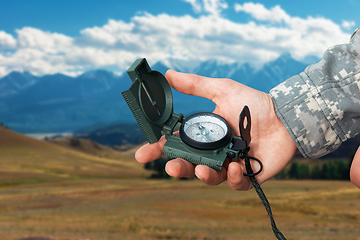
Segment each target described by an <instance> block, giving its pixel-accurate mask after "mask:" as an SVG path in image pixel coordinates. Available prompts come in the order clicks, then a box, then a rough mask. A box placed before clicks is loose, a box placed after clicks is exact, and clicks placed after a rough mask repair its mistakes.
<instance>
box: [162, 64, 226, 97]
mask: <svg viewBox="0 0 360 240" xmlns="http://www.w3.org/2000/svg"><path fill="white" fill-rule="evenodd" d="M165 77H166V79H167V80H168V82H169V84H170V86H171V87H173V88H174V89H176V90H177V91H179V92H182V93H185V94H187V95H193V96H199V97H203V98H207V99H210V100H213V99H214V97H215V96H216V94H217V92H218V91H219V89H218V86H219V83H220V81H221V79H216V78H208V77H203V76H199V75H195V74H189V73H180V72H176V71H174V70H168V71H167V72H166V74H165Z"/></svg>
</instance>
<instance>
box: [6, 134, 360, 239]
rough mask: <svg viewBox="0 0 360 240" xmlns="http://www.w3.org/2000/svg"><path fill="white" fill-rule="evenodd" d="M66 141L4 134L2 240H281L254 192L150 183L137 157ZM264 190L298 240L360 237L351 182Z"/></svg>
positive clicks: (359, 193)
mask: <svg viewBox="0 0 360 240" xmlns="http://www.w3.org/2000/svg"><path fill="white" fill-rule="evenodd" d="M4 136H6V139H7V140H6V141H5V140H4ZM58 141H60V143H59V142H58V143H54V142H44V141H36V140H33V139H29V138H26V137H23V136H21V135H17V134H14V133H12V132H10V131H8V130H4V129H0V167H1V168H0V169H1V170H0V171H1V173H0V239H1V240H3V239H4V240H7V239H9V240H19V239H26V238H29V237H43V238H48V239H52V240H66V239H67V240H73V239H74V240H95V239H104V240H110V239H111V240H112V239H114V240H115V239H116V240H118V239H125V240H127V239H135V240H137V239H139V240H145V239H194V240H196V239H199V240H200V239H201V240H205V239H206V240H212V239H214V240H215V239H219V240H220V239H224V240H230V239H275V237H274V235H273V233H272V230H271V227H270V222H269V218H268V216H267V214H266V211H265V209H264V207H263V205H262V203H261V201H260V200H259V199H258V197H257V195H256V193H255V191H254V190H250V191H247V192H237V191H233V190H230V189H229V188H228V187H227V186H226V184H222V185H220V186H217V187H208V186H205V185H204V184H202V183H201V182H200V181H198V180H196V179H194V180H187V181H179V180H150V179H147V178H146V177H147V176H148V175H149V174H150V173H148V172H146V171H144V170H143V169H142V166H141V165H140V164H137V163H136V162H135V160H134V159H133V157H132V156H133V151H128V152H123V153H120V152H116V151H113V150H111V149H108V148H105V147H103V146H100V145H97V146H94V143H92V142H89V141H86V140H84V141H81V142H80V144H79V145H78V146H76V147H74V146H71V144H68V142H67V140H58ZM95 145H96V144H95ZM262 187H263V189H264V192H265V193H266V194H267V196H268V198H269V201H270V204H271V206H272V209H273V213H274V216H275V220H276V223H277V225H278V227H279V229H280V230H281V231H282V232H283V233H284V235H285V236H286V237H287V238H288V239H337V240H338V239H350V240H351V239H360V190H359V189H357V188H355V187H353V185H352V184H351V183H350V182H345V181H276V180H270V181H268V182H266V183H265V184H263V185H262Z"/></svg>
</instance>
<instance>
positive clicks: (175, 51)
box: [0, 0, 360, 77]
mask: <svg viewBox="0 0 360 240" xmlns="http://www.w3.org/2000/svg"><path fill="white" fill-rule="evenodd" d="M0 6H1V8H0V77H1V76H4V75H6V74H8V73H9V72H11V71H14V70H15V71H30V72H32V73H33V74H37V75H43V74H53V73H57V72H60V73H64V74H69V75H77V74H80V73H82V72H83V71H86V70H89V69H94V68H105V69H110V70H114V71H116V72H119V73H121V72H122V71H124V70H126V68H127V67H128V66H129V64H131V63H132V62H133V61H134V60H135V59H136V58H138V57H146V58H148V60H149V62H150V63H155V62H156V61H160V60H165V59H169V58H173V59H180V60H182V61H187V60H189V61H191V60H194V59H197V60H208V59H217V60H220V61H223V62H239V63H243V62H250V63H251V64H254V65H261V64H263V63H264V62H267V61H270V60H272V59H275V58H276V57H278V56H279V55H280V54H281V53H283V52H290V53H291V54H292V56H293V57H294V58H296V59H298V60H304V59H306V57H308V56H317V57H321V55H322V54H323V52H324V51H325V50H326V49H327V48H328V47H330V46H332V45H334V44H338V43H345V42H348V40H349V37H350V36H351V34H352V32H353V30H354V29H355V28H356V27H357V26H358V24H360V19H359V17H358V16H359V14H358V10H359V7H360V1H356V0H344V1H328V0H327V1H323V0H321V1H313V0H312V1H308V0H303V1H285V0H284V1H256V2H255V1H252V2H251V1H236V0H171V1H170V0H152V1H149V0H147V1H145V0H138V1H119V0H117V1H115V0H108V1H95V0H87V1H76V0H73V1H69V0H62V1H47V0H31V1H29V0H13V1H5V0H0Z"/></svg>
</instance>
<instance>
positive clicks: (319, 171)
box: [276, 160, 351, 180]
mask: <svg viewBox="0 0 360 240" xmlns="http://www.w3.org/2000/svg"><path fill="white" fill-rule="evenodd" d="M350 166H351V161H346V160H323V161H316V163H311V162H310V163H309V162H303V163H302V162H301V161H293V162H291V163H290V166H289V167H287V168H286V169H284V170H283V171H282V172H280V173H279V174H278V175H277V176H276V178H277V179H314V180H320V179H321V180H349V179H350V175H349V171H350Z"/></svg>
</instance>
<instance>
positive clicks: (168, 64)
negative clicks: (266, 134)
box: [0, 54, 306, 133]
mask: <svg viewBox="0 0 360 240" xmlns="http://www.w3.org/2000/svg"><path fill="white" fill-rule="evenodd" d="M305 67H306V64H304V63H301V62H298V61H296V60H294V59H292V58H291V56H290V55H289V54H284V55H281V56H280V57H279V58H278V59H276V60H274V61H271V62H268V63H266V64H265V65H264V66H262V67H261V68H260V69H258V70H256V69H255V68H254V67H252V66H250V65H249V64H242V65H240V64H237V63H232V64H226V63H221V62H219V61H216V60H210V61H205V62H200V61H191V62H190V61H188V62H187V61H184V60H177V59H167V60H164V61H161V62H158V63H155V64H154V65H152V66H151V68H152V69H153V70H157V71H159V72H161V73H163V74H165V72H166V70H168V69H169V68H172V69H175V70H177V71H181V72H190V73H194V74H199V75H203V76H207V77H221V78H231V79H234V80H236V81H238V82H241V83H243V84H246V85H248V86H250V87H254V88H256V89H258V90H261V91H265V92H268V91H269V90H270V89H271V88H272V87H274V86H276V85H277V84H279V83H280V82H282V81H284V80H285V79H287V78H289V77H291V76H292V75H295V74H298V73H300V72H301V71H303V70H304V68H305ZM130 85H131V81H130V78H129V77H128V76H127V74H126V73H124V74H123V75H121V76H117V75H115V74H113V73H112V72H108V71H105V70H96V71H91V72H86V73H84V74H82V75H80V76H78V77H69V76H66V75H62V74H54V75H45V76H42V77H37V76H33V75H31V74H30V73H28V72H25V73H19V72H12V73H10V74H9V75H7V76H5V77H3V78H0V123H3V124H5V125H7V126H9V127H10V128H12V129H14V130H16V131H19V132H23V133H28V132H63V131H72V130H75V129H79V128H82V127H86V126H89V125H92V124H94V123H97V122H132V121H134V118H133V116H132V114H131V112H130V110H129V109H128V106H127V105H126V103H125V101H124V100H123V98H122V95H121V92H122V91H124V90H126V89H127V88H129V87H130ZM173 98H174V112H176V113H180V112H181V113H183V114H184V115H185V116H186V115H188V114H191V113H194V112H198V111H212V110H213V108H214V105H213V103H212V102H210V101H209V100H205V99H201V98H197V97H194V96H186V95H183V94H180V93H178V92H176V91H173ZM194 103H196V104H194Z"/></svg>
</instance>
